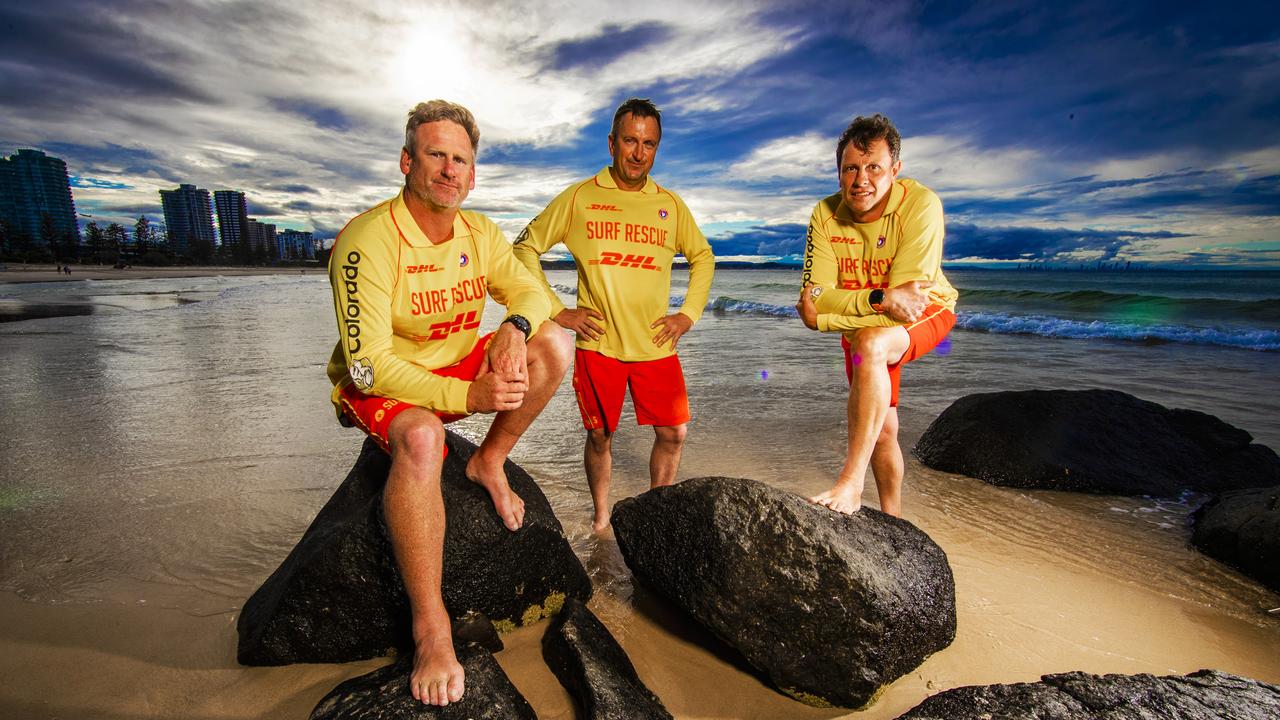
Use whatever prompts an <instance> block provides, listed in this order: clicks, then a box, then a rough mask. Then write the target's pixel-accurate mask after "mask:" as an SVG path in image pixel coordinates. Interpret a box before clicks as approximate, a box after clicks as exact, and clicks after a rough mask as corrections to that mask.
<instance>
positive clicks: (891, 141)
mask: <svg viewBox="0 0 1280 720" xmlns="http://www.w3.org/2000/svg"><path fill="white" fill-rule="evenodd" d="M877 140H883V141H885V144H887V145H888V146H889V155H891V156H892V157H893V161H894V162H898V155H899V154H900V153H901V151H902V136H900V135H898V128H896V127H894V126H893V121H892V120H890V119H889V118H887V117H885V116H884V115H881V114H880V113H876V114H875V115H872V116H871V117H863V116H861V115H859V116H858V117H856V118H854V119H853V122H851V123H849V127H847V128H845V129H844V132H843V133H842V134H841V135H840V142H839V144H837V145H836V171H837V172H839V170H840V163H842V162H844V149H845V148H846V147H848V145H849V143H853V146H854V147H856V148H858V150H860V151H862V152H866V151H867V149H868V148H870V147H871V143H873V142H875V141H877Z"/></svg>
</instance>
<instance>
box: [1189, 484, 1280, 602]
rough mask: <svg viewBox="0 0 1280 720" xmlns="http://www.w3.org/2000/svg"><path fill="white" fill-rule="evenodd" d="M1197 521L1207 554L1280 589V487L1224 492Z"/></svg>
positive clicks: (1196, 538)
mask: <svg viewBox="0 0 1280 720" xmlns="http://www.w3.org/2000/svg"><path fill="white" fill-rule="evenodd" d="M1193 521H1194V522H1195V532H1194V533H1193V534H1192V536H1191V543H1192V544H1193V545H1195V546H1196V547H1197V548H1199V549H1200V550H1201V551H1202V552H1204V554H1206V555H1208V556H1209V557H1212V558H1215V559H1217V560H1220V561H1222V562H1224V563H1226V564H1227V565H1230V566H1231V567H1233V568H1236V569H1237V570H1239V571H1240V572H1242V573H1244V574H1245V575H1248V576H1249V577H1251V578H1253V579H1255V580H1257V581H1258V582H1261V583H1262V584H1263V585H1266V586H1267V587H1269V588H1271V589H1272V590H1276V591H1280V486H1276V487H1270V488H1261V489H1256V490H1237V491H1235V492H1229V493H1223V494H1222V495H1219V496H1218V497H1216V498H1214V499H1213V500H1210V501H1209V502H1208V503H1205V505H1204V506H1202V507H1201V508H1200V509H1199V510H1197V511H1196V512H1195V515H1194V516H1193Z"/></svg>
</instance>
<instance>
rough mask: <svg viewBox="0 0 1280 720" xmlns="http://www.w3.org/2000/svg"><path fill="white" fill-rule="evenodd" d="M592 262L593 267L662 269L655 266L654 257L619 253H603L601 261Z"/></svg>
mask: <svg viewBox="0 0 1280 720" xmlns="http://www.w3.org/2000/svg"><path fill="white" fill-rule="evenodd" d="M590 262H591V264H592V265H617V266H618V267H633V268H640V269H641V270H661V269H662V268H660V267H658V266H657V265H654V264H653V256H652V255H623V254H622V253H617V252H602V253H600V259H599V260H592V261H590Z"/></svg>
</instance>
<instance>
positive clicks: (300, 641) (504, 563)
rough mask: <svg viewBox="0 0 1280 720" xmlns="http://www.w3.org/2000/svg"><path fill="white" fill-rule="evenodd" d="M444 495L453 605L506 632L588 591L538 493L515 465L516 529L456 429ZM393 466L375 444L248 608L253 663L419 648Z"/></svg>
mask: <svg viewBox="0 0 1280 720" xmlns="http://www.w3.org/2000/svg"><path fill="white" fill-rule="evenodd" d="M447 443H448V446H449V456H448V458H446V459H445V464H444V471H443V478H442V483H441V486H442V493H443V496H444V504H445V512H446V515H447V528H446V531H445V549H444V580H443V586H442V591H443V594H444V601H445V605H446V606H447V607H448V608H449V612H450V614H451V615H452V616H453V617H454V618H460V617H463V616H464V615H466V614H467V613H468V612H469V611H477V612H480V613H483V614H484V615H486V616H487V617H488V618H490V619H491V620H492V621H493V624H494V625H495V626H496V627H497V628H498V629H499V630H501V631H504V632H505V631H507V630H511V629H514V628H515V627H517V626H519V625H527V624H529V623H532V622H535V621H537V620H540V619H541V618H543V617H549V616H550V615H552V614H554V613H555V612H556V611H557V610H559V608H560V605H561V604H562V603H563V602H564V599H565V598H566V597H576V598H579V599H586V598H588V597H590V596H591V583H590V581H589V580H588V579H587V574H586V571H585V570H584V569H583V567H582V563H581V562H579V561H578V558H577V557H576V556H575V555H574V554H573V550H572V549H571V548H570V547H569V543H568V541H567V540H565V538H564V533H563V529H562V528H561V526H560V521H559V520H557V519H556V517H555V515H554V514H553V513H552V511H551V505H550V504H549V503H548V502H547V498H546V496H545V495H543V494H542V491H541V490H540V489H539V488H538V486H537V484H536V483H534V481H533V479H532V478H530V477H529V475H528V473H526V472H524V471H523V470H522V469H520V468H519V467H518V466H517V465H515V464H514V463H512V462H510V461H508V462H507V464H506V468H505V469H506V473H507V478H508V480H509V481H510V483H511V487H512V488H513V489H514V490H515V491H516V492H517V493H519V495H520V497H522V498H523V499H524V502H525V518H524V527H522V528H521V529H520V530H519V531H517V532H514V533H513V532H510V531H508V530H507V529H506V528H505V527H504V526H503V525H502V522H501V520H499V518H498V515H497V513H496V512H494V509H493V503H492V502H491V501H490V499H489V495H488V493H487V492H485V490H484V488H482V487H480V486H478V485H476V484H475V483H472V482H470V481H469V480H467V479H466V477H465V475H464V474H463V471H464V470H465V468H466V463H467V459H468V458H470V457H471V453H472V452H474V451H475V445H473V444H471V443H470V442H468V441H467V440H465V439H463V438H461V437H459V436H458V435H455V434H454V433H452V432H450V433H449V434H448V440H447ZM390 466H391V460H390V458H389V457H388V456H387V455H386V454H385V453H383V452H382V450H380V449H379V448H378V446H377V445H376V444H374V443H373V442H372V441H366V442H365V445H364V448H363V450H362V452H361V453H360V457H359V458H358V459H357V460H356V464H355V466H354V467H353V468H352V469H351V473H350V474H349V475H348V476H347V479H346V480H344V481H343V483H342V485H341V486H340V487H339V488H338V489H337V491H335V492H334V494H333V497H332V498H330V499H329V502H328V503H327V504H325V506H324V508H323V509H321V510H320V513H319V515H317V516H316V519H315V520H314V521H313V522H312V523H311V527H309V528H308V529H307V532H306V533H305V534H304V535H303V536H302V539H301V540H300V541H299V542H298V544H297V546H295V547H294V549H293V551H292V552H290V553H289V556H288V557H287V558H286V559H285V561H284V562H283V563H282V564H281V565H280V567H279V568H278V569H277V570H276V571H275V572H274V573H272V575H271V577H269V578H268V579H267V581H266V582H265V583H263V585H262V587H260V588H259V589H258V591H257V592H255V593H254V594H253V595H252V596H251V597H250V598H249V600H248V601H247V602H245V606H244V610H243V611H242V612H241V614H240V618H239V620H238V623H237V626H236V628H237V630H238V632H239V636H240V643H239V648H238V652H237V659H238V660H239V661H240V662H241V663H243V664H245V665H283V664H287V663H294V662H347V661H351V660H362V659H366V658H371V657H378V656H381V655H386V654H388V652H389V651H390V650H391V649H392V648H401V649H408V648H411V647H412V635H411V632H410V619H409V605H408V598H407V596H406V595H405V593H404V585H403V583H402V582H401V580H400V575H399V572H398V570H397V569H396V565H395V560H394V559H393V557H392V554H391V545H390V542H389V541H388V539H387V535H386V525H385V521H384V519H383V517H382V488H383V485H384V484H385V482H386V477H387V471H388V469H389V468H390Z"/></svg>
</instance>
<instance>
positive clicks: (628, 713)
mask: <svg viewBox="0 0 1280 720" xmlns="http://www.w3.org/2000/svg"><path fill="white" fill-rule="evenodd" d="M542 657H543V658H544V659H546V661H547V666H548V667H550V668H551V672H553V673H555V676H556V677H557V678H558V679H559V680H560V684H561V685H563V686H564V687H565V689H566V690H568V691H569V694H570V695H573V697H574V699H575V700H577V701H578V705H579V706H581V707H582V708H583V710H584V711H585V714H584V715H582V716H581V717H582V718H583V720H671V713H669V712H667V709H666V708H665V707H663V705H662V701H660V700H659V699H658V696H656V695H654V694H653V692H652V691H651V690H649V688H648V687H646V686H645V684H644V682H643V681H641V680H640V676H639V675H637V674H636V669H635V666H634V665H632V664H631V659H630V658H628V657H627V653H626V651H625V650H623V649H622V646H621V645H619V644H618V641H617V640H615V639H614V638H613V635H611V634H610V633H609V629H608V628H606V627H605V626H604V623H602V622H600V620H599V618H597V617H596V616H595V615H593V614H592V612H591V611H590V610H588V609H587V606H586V605H583V604H582V603H581V602H579V601H577V600H574V599H572V598H570V599H569V600H566V601H565V603H564V609H563V610H561V611H560V614H559V615H556V617H555V618H554V619H553V620H552V621H551V624H550V626H548V627H547V632H546V634H545V635H543V636H542Z"/></svg>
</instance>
